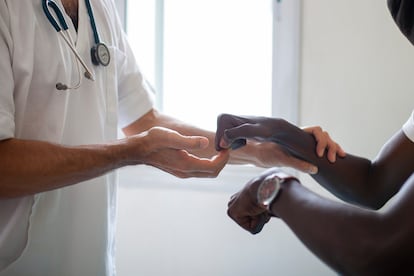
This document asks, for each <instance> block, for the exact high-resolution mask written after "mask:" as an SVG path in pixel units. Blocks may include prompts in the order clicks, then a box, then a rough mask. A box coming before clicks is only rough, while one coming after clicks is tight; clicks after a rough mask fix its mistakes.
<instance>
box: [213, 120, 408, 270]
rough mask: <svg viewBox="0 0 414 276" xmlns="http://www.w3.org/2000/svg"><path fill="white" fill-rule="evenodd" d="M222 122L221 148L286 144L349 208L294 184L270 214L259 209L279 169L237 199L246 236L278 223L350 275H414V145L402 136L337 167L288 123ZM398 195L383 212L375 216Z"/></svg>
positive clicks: (234, 204)
mask: <svg viewBox="0 0 414 276" xmlns="http://www.w3.org/2000/svg"><path fill="white" fill-rule="evenodd" d="M218 122H219V124H218V131H217V133H218V134H217V137H216V138H217V140H216V146H217V147H221V148H226V147H228V146H229V145H231V143H232V142H233V141H235V140H238V139H255V140H260V141H263V140H266V141H273V142H274V143H279V144H281V145H283V146H284V147H286V150H287V151H289V152H291V153H292V154H294V155H295V156H298V157H300V158H303V159H304V160H310V161H312V162H315V164H316V165H317V166H318V168H319V171H318V173H317V174H316V175H314V176H313V177H314V178H315V179H316V180H317V181H318V182H319V183H321V184H322V185H323V186H324V187H327V188H328V189H330V190H331V191H333V192H334V193H335V194H336V195H337V196H339V197H340V198H342V199H343V200H345V202H342V201H333V200H329V199H326V198H323V197H321V196H319V195H317V194H316V193H314V192H312V191H310V190H308V189H306V188H305V187H303V186H302V185H300V183H299V182H298V181H297V180H287V181H286V182H283V183H282V188H281V191H280V194H279V195H278V197H277V198H276V200H275V201H274V202H273V204H271V208H270V212H269V211H268V210H267V209H265V208H264V207H263V206H261V205H260V204H259V203H258V201H257V188H258V186H259V184H260V182H261V181H263V179H265V178H266V177H267V176H268V175H270V174H272V173H278V172H279V169H276V168H272V169H269V170H266V171H265V172H263V173H262V174H260V175H259V176H257V177H255V178H253V179H252V180H250V181H249V182H248V183H247V184H246V185H245V187H244V188H243V189H242V190H241V191H239V192H238V193H236V194H235V195H233V196H232V197H231V199H230V201H229V204H228V215H229V216H230V217H231V218H232V219H233V220H234V221H235V222H236V223H237V224H239V225H240V226H241V227H242V228H244V229H245V230H247V231H249V232H250V233H252V234H256V233H259V232H260V231H261V230H262V228H263V226H264V225H265V224H266V223H267V222H268V221H269V220H270V218H271V217H274V216H276V217H279V218H280V219H282V220H283V221H284V222H285V223H286V224H287V225H288V226H289V227H290V229H292V231H293V232H294V233H295V234H296V235H297V237H298V238H299V239H300V240H301V241H302V242H303V243H304V244H305V245H306V246H307V247H308V248H309V249H310V250H311V251H312V252H313V253H314V254H315V255H317V256H318V257H319V258H320V259H321V260H322V261H324V262H325V263H326V264H327V265H329V266H330V267H331V268H333V269H334V270H335V271H337V272H338V273H341V274H344V275H407V274H410V275H411V274H412V273H413V272H414V267H413V265H412V264H413V263H414V254H413V253H414V235H413V233H414V221H413V220H412V213H411V212H412V210H413V209H412V208H414V200H413V198H414V174H413V172H414V162H413V156H414V143H412V142H411V141H410V140H409V139H408V138H407V137H406V136H405V135H404V134H403V133H402V132H397V133H396V134H395V135H394V136H393V137H391V138H390V140H389V141H388V142H387V143H386V144H385V145H384V147H383V148H382V150H381V151H380V152H379V154H378V156H377V157H376V159H375V160H373V161H370V160H367V159H364V158H360V157H356V156H353V155H350V154H347V155H346V157H343V158H338V159H337V161H336V162H335V163H334V164H333V163H330V162H329V161H328V160H327V159H326V158H320V157H318V154H317V153H315V142H314V141H311V139H309V133H306V132H304V131H302V130H300V129H298V128H297V127H296V126H294V125H291V124H290V123H288V122H286V121H284V120H280V119H275V118H263V117H248V118H246V117H240V116H232V115H228V114H224V115H222V116H220V117H219V120H218ZM315 131H317V132H320V131H321V130H320V129H319V130H318V129H315ZM316 148H317V151H319V150H318V146H317V147H316ZM394 195H395V197H394V198H393V199H392V200H391V201H390V202H389V204H387V205H386V206H384V207H383V208H382V209H381V210H380V211H376V210H373V209H378V208H379V207H381V206H383V205H384V203H385V202H387V201H388V200H390V198H391V197H392V196H394ZM350 203H357V204H350ZM358 205H363V206H366V207H368V208H363V207H360V206H358Z"/></svg>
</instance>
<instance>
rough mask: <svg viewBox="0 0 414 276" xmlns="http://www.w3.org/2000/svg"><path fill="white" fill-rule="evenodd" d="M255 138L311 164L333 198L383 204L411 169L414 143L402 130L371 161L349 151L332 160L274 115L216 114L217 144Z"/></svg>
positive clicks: (308, 136)
mask: <svg viewBox="0 0 414 276" xmlns="http://www.w3.org/2000/svg"><path fill="white" fill-rule="evenodd" d="M240 139H253V140H256V141H262V142H263V141H267V142H270V141H271V142H273V143H275V144H278V145H280V146H282V147H283V148H284V149H285V150H286V151H287V152H288V153H289V154H291V155H293V156H295V157H297V158H299V159H302V160H305V161H308V162H310V163H312V164H315V165H316V166H317V167H318V173H317V174H314V175H312V177H313V178H314V179H315V180H316V181H317V182H318V183H319V184H321V185H322V186H324V187H325V188H326V189H328V190H329V191H330V192H332V193H333V194H334V195H336V196H337V197H339V198H341V199H342V200H345V201H347V202H349V203H353V204H357V205H361V206H364V207H369V208H373V209H378V208H381V207H382V206H383V205H384V204H385V203H386V202H387V201H388V200H389V199H390V198H391V197H392V196H393V195H394V194H395V193H396V192H397V191H398V190H399V189H400V188H401V186H402V185H403V184H404V182H405V181H406V180H407V178H408V177H409V176H410V175H411V173H412V172H413V171H414V162H409V161H410V160H412V156H413V155H414V147H413V143H412V142H411V141H410V140H408V139H407V137H405V135H404V134H403V133H402V131H399V132H398V133H396V134H395V135H394V136H393V137H392V138H391V139H390V140H389V141H388V142H387V143H386V144H385V145H384V146H383V148H382V150H381V151H380V153H379V154H378V156H377V157H376V159H375V160H373V161H371V160H368V159H366V158H362V157H358V156H355V155H352V154H347V155H346V156H345V157H343V158H338V160H336V162H335V164H333V163H332V162H331V161H329V160H328V159H327V158H321V157H319V156H318V154H317V152H316V151H315V148H316V149H317V151H320V149H319V148H318V146H317V145H316V144H315V143H316V142H315V139H314V137H313V135H312V134H310V133H307V132H305V131H303V130H302V129H300V128H298V127H296V126H294V125H292V124H290V123H289V122H287V121H285V120H283V119H278V118H266V117H241V116H234V115H229V114H222V115H220V116H219V118H218V127H217V135H216V148H218V149H221V148H228V147H229V146H230V145H231V144H232V143H233V142H234V141H237V140H240Z"/></svg>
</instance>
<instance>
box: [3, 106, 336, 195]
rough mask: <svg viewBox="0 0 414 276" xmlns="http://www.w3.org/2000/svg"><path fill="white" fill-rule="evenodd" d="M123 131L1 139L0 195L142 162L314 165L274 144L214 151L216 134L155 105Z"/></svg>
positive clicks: (214, 167) (204, 169) (211, 166)
mask: <svg viewBox="0 0 414 276" xmlns="http://www.w3.org/2000/svg"><path fill="white" fill-rule="evenodd" d="M123 131H124V133H125V135H126V138H124V139H122V140H118V141H113V142H108V143H106V144H97V145H81V146H73V147H68V146H65V145H58V144H53V143H49V142H44V141H32V140H21V139H15V138H12V139H8V140H3V141H0V197H1V198H11V197H20V196H26V195H31V194H36V193H39V192H44V191H49V190H53V189H57V188H62V187H65V186H68V185H74V184H77V183H79V182H82V181H85V180H88V179H91V178H94V177H98V176H100V175H103V174H105V173H107V172H110V171H112V170H114V169H117V168H120V167H123V166H129V165H140V164H146V165H150V166H153V167H156V168H158V169H160V170H163V171H166V172H168V173H170V174H172V175H175V176H177V177H180V178H190V177H216V176H217V175H218V174H219V173H220V171H221V170H222V169H223V167H224V166H225V165H226V164H227V163H231V164H246V163H248V164H253V165H256V166H260V167H265V168H268V167H273V166H279V165H283V166H289V167H294V168H296V169H298V170H301V171H305V172H309V171H313V170H315V167H314V166H312V165H311V164H310V163H308V162H305V161H302V160H300V159H297V158H295V157H293V156H292V155H290V154H288V153H287V152H286V151H284V150H283V149H282V148H281V147H279V146H278V145H277V144H275V143H256V142H252V143H248V144H247V145H246V146H245V147H244V148H243V149H240V150H237V151H227V150H224V151H221V152H217V151H216V150H215V147H214V137H215V133H213V132H209V131H205V130H202V129H200V128H196V127H194V126H191V125H188V124H185V123H183V122H181V121H178V120H176V119H174V118H172V117H169V116H166V115H164V114H162V113H159V112H157V111H156V110H151V111H149V112H148V113H147V114H145V115H144V116H142V117H141V118H140V119H138V120H137V121H135V122H134V123H132V124H131V125H129V126H127V127H126V128H124V129H123ZM329 143H334V142H331V141H329Z"/></svg>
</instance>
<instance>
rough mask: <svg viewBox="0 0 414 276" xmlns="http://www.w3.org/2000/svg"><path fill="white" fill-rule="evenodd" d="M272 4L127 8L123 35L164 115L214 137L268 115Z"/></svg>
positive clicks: (212, 2)
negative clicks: (227, 126) (230, 124)
mask: <svg viewBox="0 0 414 276" xmlns="http://www.w3.org/2000/svg"><path fill="white" fill-rule="evenodd" d="M272 22H273V16H272V0H263V1H256V0H224V1H223V0H209V1H201V0H174V1H160V0H145V1H129V2H128V3H127V21H126V25H127V33H128V36H129V40H130V43H131V46H132V48H133V50H134V53H135V55H136V58H137V59H138V63H139V64H140V66H141V69H142V71H143V73H144V74H145V75H146V77H147V78H148V80H149V82H150V83H152V84H153V86H154V87H155V90H156V91H157V104H158V107H159V108H161V109H162V110H163V111H164V112H166V113H167V114H170V115H173V116H175V117H177V118H180V119H182V120H185V121H186V122H189V123H193V124H196V125H197V126H201V127H204V128H208V129H211V130H214V129H215V124H216V117H217V115H218V114H220V113H222V112H228V113H234V114H243V115H247V114H252V115H263V116H269V115H271V114H272V100H271V99H272V49H273V44H272V39H273V36H272V34H273V33H272Z"/></svg>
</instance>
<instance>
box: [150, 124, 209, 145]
mask: <svg viewBox="0 0 414 276" xmlns="http://www.w3.org/2000/svg"><path fill="white" fill-rule="evenodd" d="M148 136H149V138H150V143H152V145H153V146H154V147H155V148H173V149H184V150H190V151H191V150H199V149H204V148H206V147H207V146H208V144H209V140H208V138H207V137H203V136H186V135H182V134H180V133H179V132H177V131H175V130H172V129H168V128H163V127H153V128H151V129H150V130H148Z"/></svg>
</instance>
